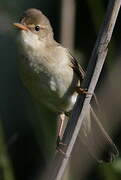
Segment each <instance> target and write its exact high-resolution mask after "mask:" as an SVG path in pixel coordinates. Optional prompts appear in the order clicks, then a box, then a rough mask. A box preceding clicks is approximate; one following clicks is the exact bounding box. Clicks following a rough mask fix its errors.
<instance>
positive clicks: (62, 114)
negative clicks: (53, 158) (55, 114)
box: [56, 113, 66, 154]
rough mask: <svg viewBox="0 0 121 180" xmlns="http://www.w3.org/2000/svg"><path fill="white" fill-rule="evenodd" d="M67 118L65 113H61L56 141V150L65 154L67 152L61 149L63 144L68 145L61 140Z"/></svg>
mask: <svg viewBox="0 0 121 180" xmlns="http://www.w3.org/2000/svg"><path fill="white" fill-rule="evenodd" d="M65 118H66V116H65V114H64V113H61V114H59V121H60V127H59V132H58V137H57V141H56V150H57V151H58V152H60V153H62V154H65V152H64V151H63V150H62V149H61V146H66V144H64V143H63V142H62V141H61V137H62V131H63V125H64V120H65Z"/></svg>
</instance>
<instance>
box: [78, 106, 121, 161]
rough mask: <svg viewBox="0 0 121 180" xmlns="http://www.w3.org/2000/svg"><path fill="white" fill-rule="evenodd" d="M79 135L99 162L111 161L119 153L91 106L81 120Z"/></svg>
mask: <svg viewBox="0 0 121 180" xmlns="http://www.w3.org/2000/svg"><path fill="white" fill-rule="evenodd" d="M79 137H80V139H81V140H82V142H83V143H84V144H85V145H86V146H87V148H88V150H89V152H90V153H91V155H92V156H93V157H94V158H95V159H96V160H97V161H99V162H112V161H113V160H114V159H115V157H117V156H118V154H119V153H118V150H117V148H116V146H115V144H114V143H113V141H112V140H111V138H110V137H109V135H108V134H107V132H106V131H105V130H104V128H103V126H102V125H101V123H100V121H99V120H98V117H97V116H96V114H95V112H94V110H93V109H92V108H91V106H90V109H89V112H88V113H87V115H86V117H85V119H84V120H83V125H82V128H81V130H80V134H79Z"/></svg>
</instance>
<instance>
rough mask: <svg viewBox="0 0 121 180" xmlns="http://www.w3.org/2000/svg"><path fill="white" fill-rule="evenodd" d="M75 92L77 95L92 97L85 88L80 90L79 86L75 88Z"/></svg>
mask: <svg viewBox="0 0 121 180" xmlns="http://www.w3.org/2000/svg"><path fill="white" fill-rule="evenodd" d="M76 92H77V93H78V94H87V95H93V94H92V93H90V92H88V89H86V88H81V87H80V86H77V87H76Z"/></svg>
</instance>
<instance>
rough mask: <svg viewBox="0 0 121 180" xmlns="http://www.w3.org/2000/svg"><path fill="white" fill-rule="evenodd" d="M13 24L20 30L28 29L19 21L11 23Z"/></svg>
mask: <svg viewBox="0 0 121 180" xmlns="http://www.w3.org/2000/svg"><path fill="white" fill-rule="evenodd" d="M13 25H14V26H16V27H17V28H19V29H21V30H25V31H28V30H29V28H28V27H26V26H25V25H23V24H20V23H13Z"/></svg>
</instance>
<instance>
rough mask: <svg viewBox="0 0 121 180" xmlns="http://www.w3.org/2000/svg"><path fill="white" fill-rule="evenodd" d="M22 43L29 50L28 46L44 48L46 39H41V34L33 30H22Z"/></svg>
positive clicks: (34, 48) (35, 48)
mask: <svg viewBox="0 0 121 180" xmlns="http://www.w3.org/2000/svg"><path fill="white" fill-rule="evenodd" d="M20 36H21V38H20V40H21V43H22V46H23V47H24V48H25V49H26V50H28V48H31V50H32V49H33V50H37V49H40V47H41V46H42V47H43V48H44V46H45V41H44V39H43V40H42V41H41V40H40V39H39V36H38V35H37V34H35V33H33V32H31V31H24V30H22V31H21V35H20Z"/></svg>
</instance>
